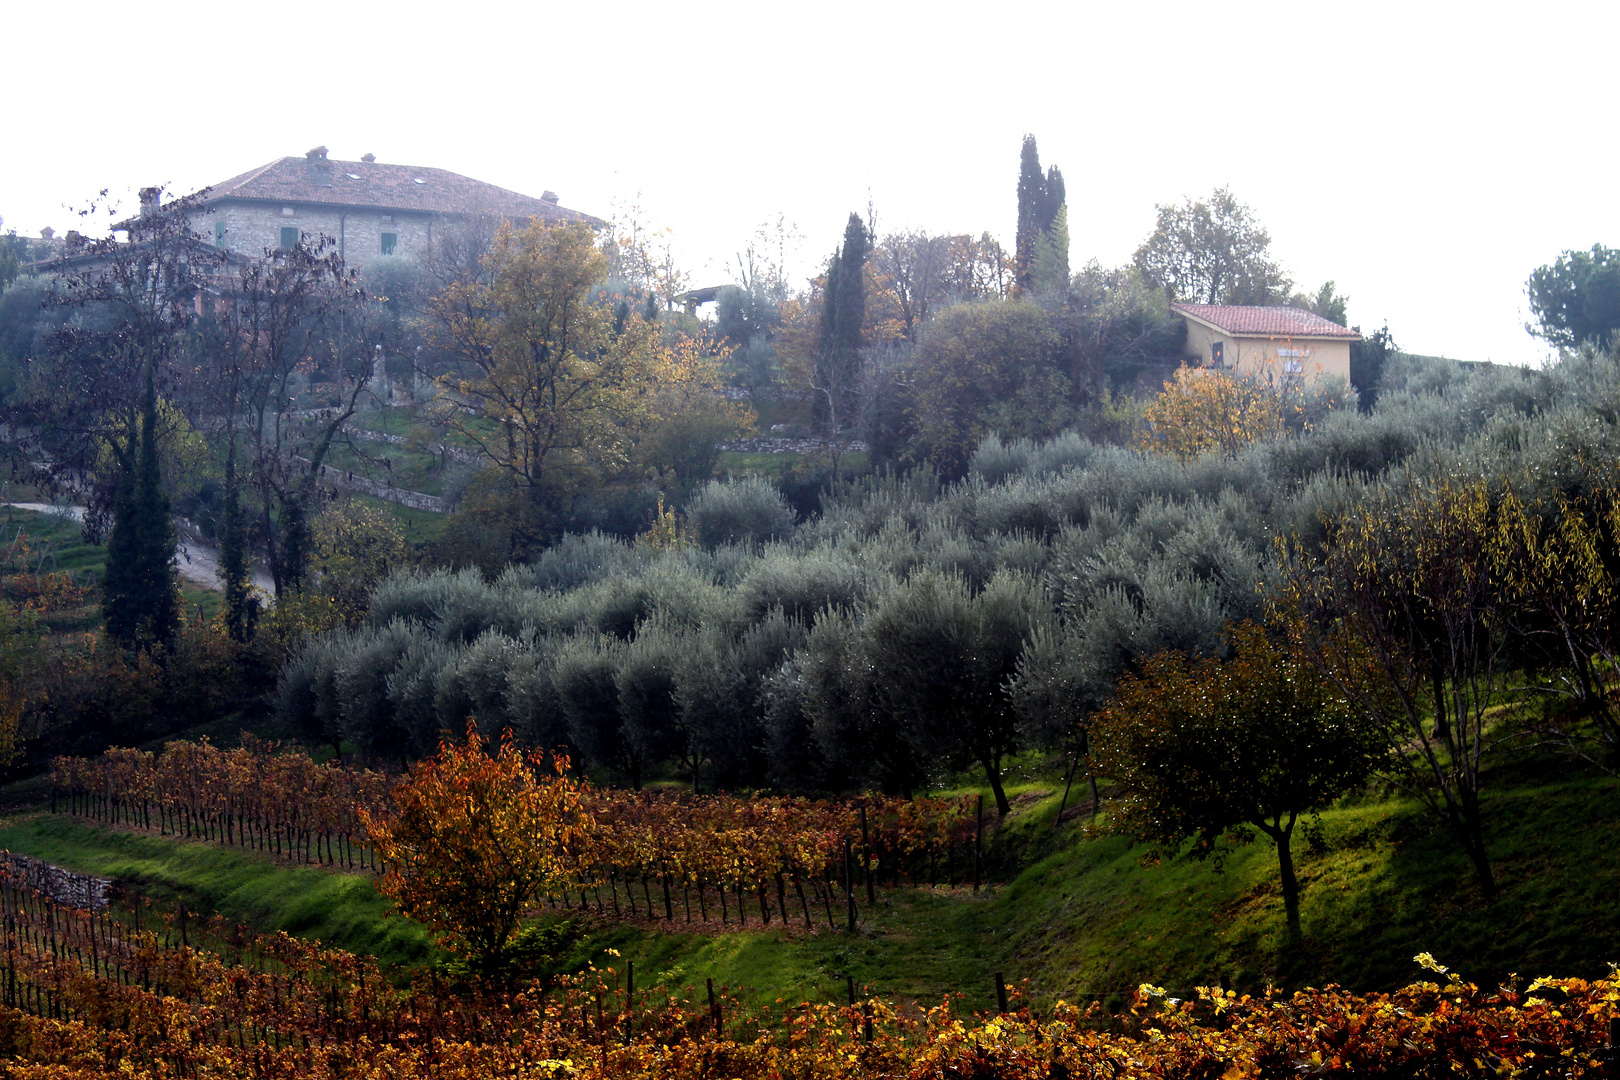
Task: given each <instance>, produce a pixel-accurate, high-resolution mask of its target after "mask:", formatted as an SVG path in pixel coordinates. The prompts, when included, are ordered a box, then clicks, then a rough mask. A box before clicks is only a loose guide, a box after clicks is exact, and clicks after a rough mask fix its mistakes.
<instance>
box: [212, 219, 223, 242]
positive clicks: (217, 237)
mask: <svg viewBox="0 0 1620 1080" xmlns="http://www.w3.org/2000/svg"><path fill="white" fill-rule="evenodd" d="M214 246H215V247H217V248H222V247H224V246H225V223H224V222H223V221H216V222H214Z"/></svg>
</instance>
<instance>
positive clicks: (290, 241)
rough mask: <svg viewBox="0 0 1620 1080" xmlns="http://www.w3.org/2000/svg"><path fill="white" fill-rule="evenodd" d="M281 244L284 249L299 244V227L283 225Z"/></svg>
mask: <svg viewBox="0 0 1620 1080" xmlns="http://www.w3.org/2000/svg"><path fill="white" fill-rule="evenodd" d="M281 246H282V248H283V249H291V248H295V247H297V246H298V229H297V228H296V227H295V226H292V225H283V226H282V227H281Z"/></svg>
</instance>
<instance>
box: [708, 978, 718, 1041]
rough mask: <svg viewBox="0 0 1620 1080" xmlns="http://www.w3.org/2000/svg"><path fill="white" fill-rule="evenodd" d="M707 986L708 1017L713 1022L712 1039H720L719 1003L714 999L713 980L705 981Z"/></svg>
mask: <svg viewBox="0 0 1620 1080" xmlns="http://www.w3.org/2000/svg"><path fill="white" fill-rule="evenodd" d="M707 981H708V984H709V1016H710V1018H711V1019H713V1020H714V1037H715V1038H717V1039H718V1038H719V1037H720V1003H719V1002H718V1001H716V1000H715V999H714V980H713V979H709V980H707Z"/></svg>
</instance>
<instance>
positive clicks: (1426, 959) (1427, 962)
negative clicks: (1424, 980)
mask: <svg viewBox="0 0 1620 1080" xmlns="http://www.w3.org/2000/svg"><path fill="white" fill-rule="evenodd" d="M1412 962H1413V963H1415V964H1417V965H1418V966H1419V967H1422V968H1427V969H1428V970H1429V971H1432V972H1435V973H1436V974H1438V975H1444V974H1445V973H1446V972H1447V971H1449V970H1450V968H1448V967H1446V966H1445V965H1444V964H1442V963H1441V962H1440V961H1438V960H1436V959H1435V958H1434V954H1433V953H1427V952H1420V953H1418V954H1417V955H1416V956H1414V957H1412ZM1531 989H1534V987H1531Z"/></svg>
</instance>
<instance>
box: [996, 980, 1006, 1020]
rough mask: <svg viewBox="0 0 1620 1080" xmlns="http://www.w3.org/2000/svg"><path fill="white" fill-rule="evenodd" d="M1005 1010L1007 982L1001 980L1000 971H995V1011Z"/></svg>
mask: <svg viewBox="0 0 1620 1080" xmlns="http://www.w3.org/2000/svg"><path fill="white" fill-rule="evenodd" d="M1006 1011H1007V984H1006V983H1004V982H1002V981H1001V972H999V971H998V972H996V1012H997V1013H1005V1012H1006Z"/></svg>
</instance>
